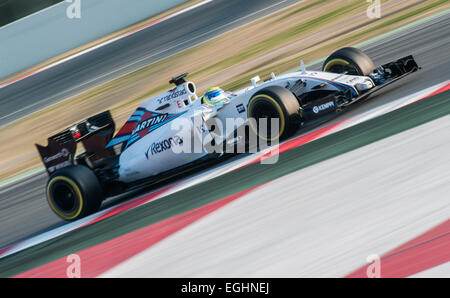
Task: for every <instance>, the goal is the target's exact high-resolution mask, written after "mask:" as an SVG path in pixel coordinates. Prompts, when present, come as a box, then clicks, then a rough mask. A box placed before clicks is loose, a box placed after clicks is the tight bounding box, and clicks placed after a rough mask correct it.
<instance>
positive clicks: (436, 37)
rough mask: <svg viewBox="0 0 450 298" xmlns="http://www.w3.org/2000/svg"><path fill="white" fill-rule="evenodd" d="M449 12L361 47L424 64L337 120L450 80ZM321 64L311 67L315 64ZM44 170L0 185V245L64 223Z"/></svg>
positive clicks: (379, 59) (383, 57) (381, 58)
mask: <svg viewBox="0 0 450 298" xmlns="http://www.w3.org/2000/svg"><path fill="white" fill-rule="evenodd" d="M448 32H450V15H449V14H446V15H443V16H440V17H438V18H436V19H433V20H430V21H427V22H425V23H422V24H420V25H419V26H417V27H411V28H409V29H406V30H404V31H402V32H400V33H397V34H395V35H392V36H389V37H387V38H385V39H382V40H379V41H377V42H375V43H373V44H369V45H367V46H365V47H364V48H363V49H364V50H365V51H366V52H367V53H368V54H369V56H371V57H372V58H373V59H374V61H375V63H376V64H381V63H384V62H389V61H391V60H393V59H396V58H400V57H402V56H406V55H409V54H413V55H414V56H415V58H416V60H417V62H418V63H419V65H420V66H422V67H423V69H422V70H421V71H420V72H417V73H415V74H413V75H411V76H409V77H407V78H405V79H404V80H402V81H400V82H397V83H396V84H393V85H392V86H390V87H388V88H386V89H385V90H384V91H382V92H380V93H379V94H378V95H377V96H376V97H373V98H372V99H371V100H370V101H368V102H366V103H363V104H360V105H358V106H357V107H355V108H354V109H352V110H351V111H349V112H347V113H345V114H343V115H341V116H340V117H339V118H337V119H335V121H339V120H342V119H345V118H347V117H349V116H351V115H355V114H360V113H362V112H364V111H367V110H370V109H373V108H375V107H377V106H380V105H383V104H385V103H386V102H390V101H392V100H395V99H397V98H399V97H402V96H406V95H409V94H412V93H415V92H417V91H420V90H422V89H424V88H427V87H430V86H432V85H435V84H438V83H441V82H443V81H445V80H449V79H450V74H449V73H448V69H449V67H450V36H449V35H448ZM319 67H320V66H319V65H317V66H315V67H313V68H314V69H318V68H319ZM46 179H47V177H46V175H45V174H37V175H35V176H33V177H31V178H28V179H27V180H24V181H20V182H17V183H14V184H11V185H9V186H6V187H3V188H2V189H0V198H1V199H0V218H1V228H0V247H1V246H4V245H7V244H9V243H11V242H14V241H17V240H19V239H21V238H24V237H27V236H30V235H33V234H36V233H40V232H43V231H46V230H49V229H51V228H53V227H55V226H60V225H63V224H64V222H62V221H61V220H59V219H58V218H57V217H56V216H55V215H54V214H53V213H52V212H51V210H50V209H49V207H48V206H47V203H46V200H45V195H44V187H45V183H46Z"/></svg>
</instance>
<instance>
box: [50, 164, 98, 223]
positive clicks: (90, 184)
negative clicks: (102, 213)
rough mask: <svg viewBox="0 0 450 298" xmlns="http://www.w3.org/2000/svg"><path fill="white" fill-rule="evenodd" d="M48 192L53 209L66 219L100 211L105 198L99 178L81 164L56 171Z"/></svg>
mask: <svg viewBox="0 0 450 298" xmlns="http://www.w3.org/2000/svg"><path fill="white" fill-rule="evenodd" d="M46 194H47V202H48V204H49V206H50V208H51V209H52V211H53V212H55V213H56V215H58V216H59V217H61V218H62V219H63V220H66V221H74V220H77V219H80V218H83V217H85V216H87V215H90V214H92V213H94V212H96V211H98V210H99V208H100V206H101V203H102V201H103V199H104V196H103V191H102V188H101V185H100V183H99V181H98V178H97V177H96V176H95V174H94V173H93V172H92V171H91V170H90V169H89V168H87V167H85V166H81V165H78V166H71V167H67V168H63V169H60V170H58V171H57V172H55V173H54V174H53V175H52V176H51V177H50V178H49V180H48V182H47V190H46Z"/></svg>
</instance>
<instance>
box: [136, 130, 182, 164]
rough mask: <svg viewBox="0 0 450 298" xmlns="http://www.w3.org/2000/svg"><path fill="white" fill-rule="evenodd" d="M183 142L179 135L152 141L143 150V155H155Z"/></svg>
mask: <svg viewBox="0 0 450 298" xmlns="http://www.w3.org/2000/svg"><path fill="white" fill-rule="evenodd" d="M182 144H183V139H182V138H181V137H179V136H174V137H172V138H169V139H166V140H164V141H161V142H155V143H153V144H152V145H151V146H150V147H149V148H148V149H147V152H145V157H147V159H149V155H150V154H151V155H156V154H159V153H161V152H164V151H167V150H170V149H172V148H173V147H174V146H179V145H182Z"/></svg>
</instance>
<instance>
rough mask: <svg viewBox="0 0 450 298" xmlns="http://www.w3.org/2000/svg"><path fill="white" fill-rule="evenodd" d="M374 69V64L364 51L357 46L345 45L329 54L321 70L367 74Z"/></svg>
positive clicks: (358, 74) (359, 74)
mask: <svg viewBox="0 0 450 298" xmlns="http://www.w3.org/2000/svg"><path fill="white" fill-rule="evenodd" d="M374 69H375V64H374V63H373V61H372V59H370V57H369V56H367V54H366V53H364V52H363V51H361V50H360V49H357V48H352V47H347V48H342V49H340V50H337V51H336V52H334V53H333V54H331V55H330V56H329V57H328V58H327V60H325V62H324V63H323V66H322V70H323V71H326V72H334V73H346V74H349V75H357V76H367V75H369V74H370V73H372V72H373V71H374Z"/></svg>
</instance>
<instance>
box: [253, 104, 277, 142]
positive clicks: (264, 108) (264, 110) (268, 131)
mask: <svg viewBox="0 0 450 298" xmlns="http://www.w3.org/2000/svg"><path fill="white" fill-rule="evenodd" d="M252 118H254V119H255V120H256V129H257V132H258V135H259V136H260V137H263V138H265V139H268V140H271V139H272V138H274V137H276V136H278V135H279V134H280V131H279V129H280V127H281V115H280V113H279V112H278V111H277V110H276V109H274V107H273V105H272V103H270V102H267V101H263V100H259V101H258V102H256V103H254V104H253V106H252ZM261 119H267V121H266V123H267V126H266V127H260V120H261ZM271 119H278V131H275V132H272V121H271Z"/></svg>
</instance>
